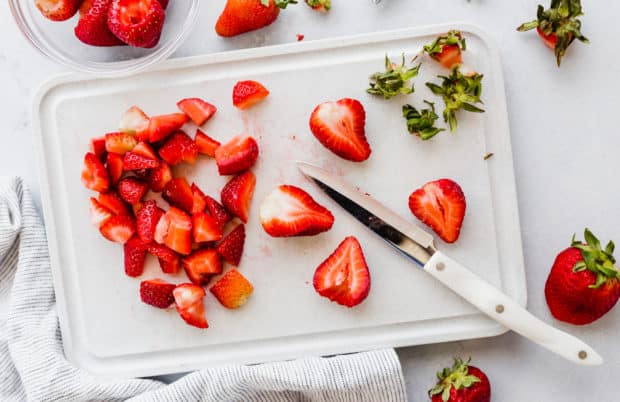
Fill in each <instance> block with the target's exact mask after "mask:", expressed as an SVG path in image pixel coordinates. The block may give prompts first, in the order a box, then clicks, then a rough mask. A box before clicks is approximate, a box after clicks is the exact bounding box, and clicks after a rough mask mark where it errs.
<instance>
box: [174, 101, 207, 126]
mask: <svg viewBox="0 0 620 402" xmlns="http://www.w3.org/2000/svg"><path fill="white" fill-rule="evenodd" d="M177 106H178V107H179V109H181V110H182V111H183V113H185V114H186V115H188V116H189V118H190V119H192V121H193V122H194V124H195V125H197V126H202V125H203V124H205V123H206V122H207V120H209V119H210V118H211V117H213V115H214V114H215V112H216V111H217V108H216V107H215V106H213V105H212V104H210V103H209V102H205V101H203V100H202V99H200V98H185V99H182V100H180V101H179V102H177Z"/></svg>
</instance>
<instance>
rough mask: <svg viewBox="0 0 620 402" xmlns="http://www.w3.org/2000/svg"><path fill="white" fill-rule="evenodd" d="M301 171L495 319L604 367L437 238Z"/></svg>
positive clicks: (326, 178) (344, 186)
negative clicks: (445, 248) (451, 254)
mask: <svg viewBox="0 0 620 402" xmlns="http://www.w3.org/2000/svg"><path fill="white" fill-rule="evenodd" d="M297 167H298V168H299V170H300V171H301V172H302V173H303V174H304V175H305V176H306V177H308V178H309V179H311V180H312V181H313V182H314V183H315V184H316V185H317V186H318V187H319V188H320V189H321V190H323V191H324V192H325V193H326V194H327V195H328V196H329V197H330V198H331V199H332V200H334V201H335V202H336V203H337V204H338V205H339V206H340V207H342V208H343V209H344V210H345V211H347V212H348V213H349V214H351V215H352V216H353V217H354V218H355V219H357V220H358V221H359V222H361V223H362V224H363V225H364V226H366V227H367V228H368V229H370V230H371V231H372V232H374V233H375V234H376V235H378V236H379V237H380V238H381V239H383V240H384V241H386V242H387V243H388V244H389V245H390V246H392V247H393V248H395V249H396V250H397V251H398V252H400V253H401V254H403V255H404V256H405V257H407V258H408V259H409V260H411V261H413V262H414V263H415V264H417V265H418V266H419V267H421V268H422V269H423V270H424V271H425V272H427V273H428V274H430V275H431V276H433V277H434V278H435V279H437V280H438V281H439V282H441V283H442V284H443V285H445V286H447V287H448V288H450V289H451V290H452V291H454V292H455V293H457V294H458V295H459V296H461V297H462V298H463V299H465V300H466V301H468V302H469V303H471V304H472V305H474V306H475V307H476V308H478V309H479V310H480V311H481V312H483V313H484V314H486V315H487V316H488V317H490V318H491V319H493V320H495V321H497V322H499V323H500V324H502V325H503V326H505V327H506V328H508V329H511V330H513V331H514V332H516V333H518V334H520V335H522V336H524V337H526V338H528V339H530V340H531V341H533V342H535V343H537V344H539V345H540V346H542V347H544V348H546V349H548V350H550V351H552V352H554V353H556V354H558V355H559V356H562V357H564V358H565V359H567V360H569V361H571V362H574V363H577V364H582V365H599V364H602V363H603V359H602V357H601V356H600V355H599V354H598V353H597V352H596V351H595V350H594V349H593V348H592V347H590V346H589V345H587V344H586V343H585V342H583V341H582V340H580V339H578V338H576V337H574V336H572V335H570V334H568V333H566V332H563V331H560V330H559V329H557V328H555V327H553V326H551V325H549V324H547V323H545V322H544V321H542V320H540V319H539V318H537V317H535V316H534V315H533V314H531V313H530V312H529V311H527V310H526V309H525V308H523V307H522V306H521V305H519V304H518V303H517V302H516V301H514V300H512V299H511V298H510V297H509V296H507V295H506V294H504V293H503V292H502V291H501V290H499V289H497V288H496V287H495V286H493V285H491V284H490V283H489V282H487V281H485V280H484V279H482V278H480V277H479V276H477V275H476V274H474V273H473V272H472V271H471V270H469V269H467V268H466V267H464V266H463V265H461V264H460V263H458V262H457V261H455V260H453V259H451V258H450V257H448V256H447V255H445V254H443V253H442V252H441V251H439V250H437V249H436V248H435V246H434V242H433V236H432V235H430V234H429V233H427V232H425V231H424V230H423V229H421V228H419V227H417V226H415V225H413V224H411V223H408V222H407V221H406V220H404V219H403V218H402V217H400V216H399V215H398V214H396V213H395V212H393V211H391V210H390V209H389V208H387V207H385V206H384V205H382V204H381V203H380V202H378V201H377V200H375V199H373V198H372V197H370V196H368V195H366V194H363V193H362V192H361V191H359V190H358V188H356V187H354V186H353V185H351V184H349V183H347V182H346V181H344V180H342V179H340V178H339V177H337V176H336V175H333V174H332V173H330V172H328V171H326V170H324V169H321V168H319V167H317V166H314V165H311V164H308V163H305V162H297Z"/></svg>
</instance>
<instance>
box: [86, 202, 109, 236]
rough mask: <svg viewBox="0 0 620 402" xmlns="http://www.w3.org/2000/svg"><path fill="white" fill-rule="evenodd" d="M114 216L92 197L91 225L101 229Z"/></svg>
mask: <svg viewBox="0 0 620 402" xmlns="http://www.w3.org/2000/svg"><path fill="white" fill-rule="evenodd" d="M112 216H113V214H112V211H110V210H109V209H108V208H106V207H105V206H103V205H101V204H100V203H99V201H97V199H96V198H94V197H90V223H92V224H93V226H95V227H97V229H99V227H101V225H103V224H104V223H105V222H106V221H107V220H108V219H110V218H111V217H112Z"/></svg>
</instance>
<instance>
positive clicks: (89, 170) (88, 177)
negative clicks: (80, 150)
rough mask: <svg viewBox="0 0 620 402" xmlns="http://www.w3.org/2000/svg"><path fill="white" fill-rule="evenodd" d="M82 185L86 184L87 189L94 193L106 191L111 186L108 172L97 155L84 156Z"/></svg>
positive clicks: (90, 153) (89, 153)
mask: <svg viewBox="0 0 620 402" xmlns="http://www.w3.org/2000/svg"><path fill="white" fill-rule="evenodd" d="M82 183H84V186H86V188H87V189H89V190H93V191H106V190H107V189H108V187H109V186H110V178H109V176H108V171H107V170H106V168H105V166H103V163H101V161H100V160H99V158H97V155H95V154H93V153H92V152H88V153H87V154H86V155H84V168H83V169H82Z"/></svg>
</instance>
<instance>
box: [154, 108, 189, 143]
mask: <svg viewBox="0 0 620 402" xmlns="http://www.w3.org/2000/svg"><path fill="white" fill-rule="evenodd" d="M185 123H187V115H185V114H184V113H172V114H164V115H160V116H153V117H151V119H150V120H149V141H150V142H151V143H153V142H157V141H161V140H163V139H164V138H166V137H167V136H169V135H170V134H172V133H173V132H175V131H177V130H179V129H180V128H181V127H183V125H184V124H185Z"/></svg>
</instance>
